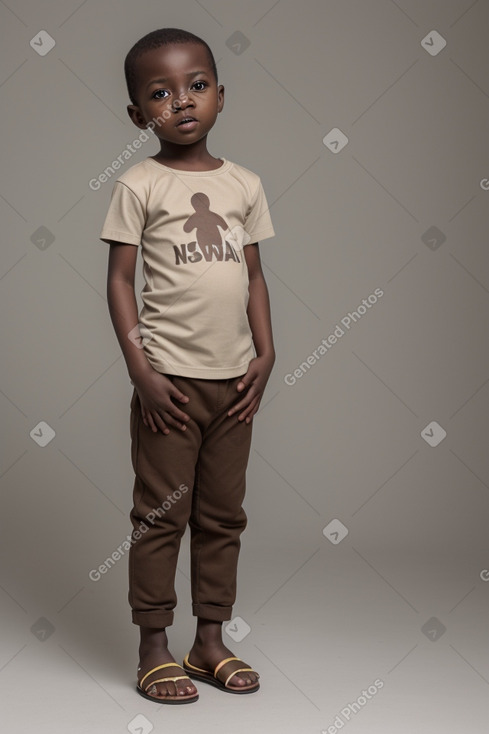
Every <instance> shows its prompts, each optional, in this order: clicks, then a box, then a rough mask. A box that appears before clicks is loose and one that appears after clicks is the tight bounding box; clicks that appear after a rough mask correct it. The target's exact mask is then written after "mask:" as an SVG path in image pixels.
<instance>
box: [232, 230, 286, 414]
mask: <svg viewBox="0 0 489 734" xmlns="http://www.w3.org/2000/svg"><path fill="white" fill-rule="evenodd" d="M243 252H244V257H245V260H246V265H247V266H248V278H249V294H250V295H249V301H248V321H249V324H250V328H251V333H252V335H253V344H254V345H255V351H256V357H255V358H254V359H252V360H251V361H250V364H249V365H248V370H247V372H246V375H244V377H243V379H242V380H241V381H240V382H239V383H238V386H237V390H238V392H243V390H246V393H245V395H244V397H243V398H242V400H240V401H239V402H238V403H236V405H235V406H234V407H233V408H231V410H230V411H229V412H228V415H234V414H235V413H237V412H239V415H238V420H240V421H242V420H245V421H246V423H250V422H251V421H252V419H253V416H254V415H255V413H256V412H257V411H258V408H259V407H260V402H261V399H262V397H263V393H264V391H265V387H266V384H267V382H268V378H269V376H270V373H271V371H272V367H273V364H274V362H275V349H274V346H273V335H272V322H271V316H270V300H269V297H268V288H267V284H266V282H265V276H264V275H263V270H262V267H261V261H260V251H259V249H258V243H254V244H250V245H246V246H245V247H244V248H243ZM246 388H247V389H246Z"/></svg>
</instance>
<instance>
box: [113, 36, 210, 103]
mask: <svg viewBox="0 0 489 734" xmlns="http://www.w3.org/2000/svg"><path fill="white" fill-rule="evenodd" d="M173 43H200V45H201V46H204V48H205V49H206V50H207V53H208V55H209V61H210V64H211V68H212V73H213V74H214V76H215V78H216V83H217V68H216V62H215V60H214V55H213V53H212V51H211V49H210V47H209V46H208V44H207V43H206V42H205V41H204V40H203V39H202V38H200V37H199V36H196V35H195V34H194V33H190V31H184V30H182V28H159V29H158V30H156V31H151V32H150V33H147V34H146V35H145V36H143V37H142V38H140V39H139V41H137V42H136V43H135V44H134V46H133V47H132V48H131V50H130V51H129V52H128V54H127V56H126V58H125V60H124V74H125V76H126V85H127V92H128V94H129V99H130V100H131V102H132V104H133V105H137V99H136V76H137V74H136V71H137V61H138V59H139V58H140V57H141V56H142V55H143V54H144V53H146V51H152V50H153V49H155V48H159V47H160V46H167V45H168V46H169V45H171V44H173Z"/></svg>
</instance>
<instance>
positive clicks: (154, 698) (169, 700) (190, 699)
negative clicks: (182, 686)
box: [136, 663, 199, 704]
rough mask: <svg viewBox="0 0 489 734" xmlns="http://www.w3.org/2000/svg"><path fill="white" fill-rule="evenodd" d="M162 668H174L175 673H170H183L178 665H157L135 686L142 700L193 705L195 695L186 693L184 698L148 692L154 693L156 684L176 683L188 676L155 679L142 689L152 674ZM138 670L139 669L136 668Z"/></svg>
mask: <svg viewBox="0 0 489 734" xmlns="http://www.w3.org/2000/svg"><path fill="white" fill-rule="evenodd" d="M163 668H176V670H175V671H172V672H178V673H184V672H185V671H184V670H183V668H182V666H181V665H179V664H178V663H164V664H163V665H157V666H156V668H153V669H152V670H150V671H148V672H147V673H146V674H145V675H143V677H142V678H141V680H139V681H138V684H137V686H136V690H137V692H138V693H140V694H141V696H143V697H144V698H148V699H149V700H150V701H156V703H173V704H175V703H193V702H194V701H197V699H198V697H199V694H198V693H195V694H194V695H192V696H190V695H189V694H188V693H186V694H185V695H184V696H155V695H153V696H152V695H150V693H148V691H149V690H150V689H153V693H156V691H157V689H156V685H155V684H156V683H166V682H167V681H177V680H183V679H184V678H188V675H176V676H166V677H164V678H157V679H156V680H151V681H150V682H149V683H147V685H146V686H144V687H143V684H144V682H145V681H146V679H147V678H149V676H150V675H151V674H152V673H156V671H157V670H162V669H163ZM138 670H140V668H138Z"/></svg>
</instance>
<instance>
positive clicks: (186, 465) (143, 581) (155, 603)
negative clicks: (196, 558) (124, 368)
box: [129, 391, 201, 701]
mask: <svg viewBox="0 0 489 734" xmlns="http://www.w3.org/2000/svg"><path fill="white" fill-rule="evenodd" d="M190 423H191V424H192V425H191V426H190V425H189V426H188V428H187V430H186V431H185V433H183V434H182V433H180V432H178V431H176V430H173V431H172V432H171V433H170V434H169V435H168V436H164V435H163V434H162V433H161V432H160V431H158V433H153V432H152V431H150V430H149V429H148V428H147V427H146V426H145V425H144V424H143V422H142V418H141V410H140V405H139V399H138V396H137V393H136V391H134V394H133V398H132V401H131V437H132V449H131V456H132V461H133V467H134V471H135V474H136V477H135V482H134V493H133V496H134V506H133V508H132V510H131V514H130V518H131V522H132V525H133V535H132V539H131V543H132V544H131V548H130V551H129V602H130V605H131V607H132V619H133V622H134V623H135V624H138V625H140V633H141V642H140V646H139V667H138V674H137V678H138V682H139V681H141V680H142V679H143V676H145V675H146V674H147V673H148V672H149V671H151V670H152V669H153V668H155V667H157V666H159V665H162V664H165V663H171V662H173V663H175V659H174V658H173V656H172V655H171V653H170V652H169V650H168V639H167V635H166V630H165V627H167V626H169V625H171V624H172V622H173V609H174V607H175V605H176V601H177V598H176V594H175V588H174V579H175V572H176V565H177V559H178V551H179V548H180V541H181V537H182V535H183V533H184V531H185V527H186V524H187V521H188V517H189V515H190V511H191V495H192V489H193V481H194V467H195V462H196V457H197V455H198V449H199V446H200V441H201V438H200V432H199V430H198V427H197V424H196V423H194V421H191V422H190ZM182 485H185V487H187V491H186V492H183V491H182V489H181V487H182ZM175 665H176V663H175ZM182 672H183V671H182V670H181V669H180V670H179V669H178V668H177V667H175V668H169V667H167V668H166V669H163V670H161V669H160V670H159V671H155V672H154V673H152V674H151V675H149V676H147V678H146V679H145V680H144V681H143V687H144V688H145V687H146V686H147V685H149V684H150V683H151V682H152V681H154V680H158V679H159V678H162V677H164V676H171V677H177V676H179V675H180V673H182ZM148 693H150V695H151V696H152V697H154V698H155V699H156V700H158V699H159V700H163V701H164V699H165V698H167V699H168V697H174V696H182V697H186V698H189V697H193V699H194V700H195V695H196V693H197V689H196V687H195V686H194V684H193V683H192V681H191V680H190V679H189V678H188V677H185V678H184V679H181V680H178V681H168V682H160V683H156V684H155V686H154V687H152V688H151V689H150V691H149V692H148Z"/></svg>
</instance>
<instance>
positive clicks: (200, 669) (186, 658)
mask: <svg viewBox="0 0 489 734" xmlns="http://www.w3.org/2000/svg"><path fill="white" fill-rule="evenodd" d="M189 654H190V653H187V654H186V655H185V658H184V660H183V662H184V663H185V665H187V666H188V667H189V668H192V669H193V670H198V671H199V673H209V671H208V670H204V669H203V668H198V667H197V666H196V665H192V663H191V662H190V661H189V659H188V656H189Z"/></svg>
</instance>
